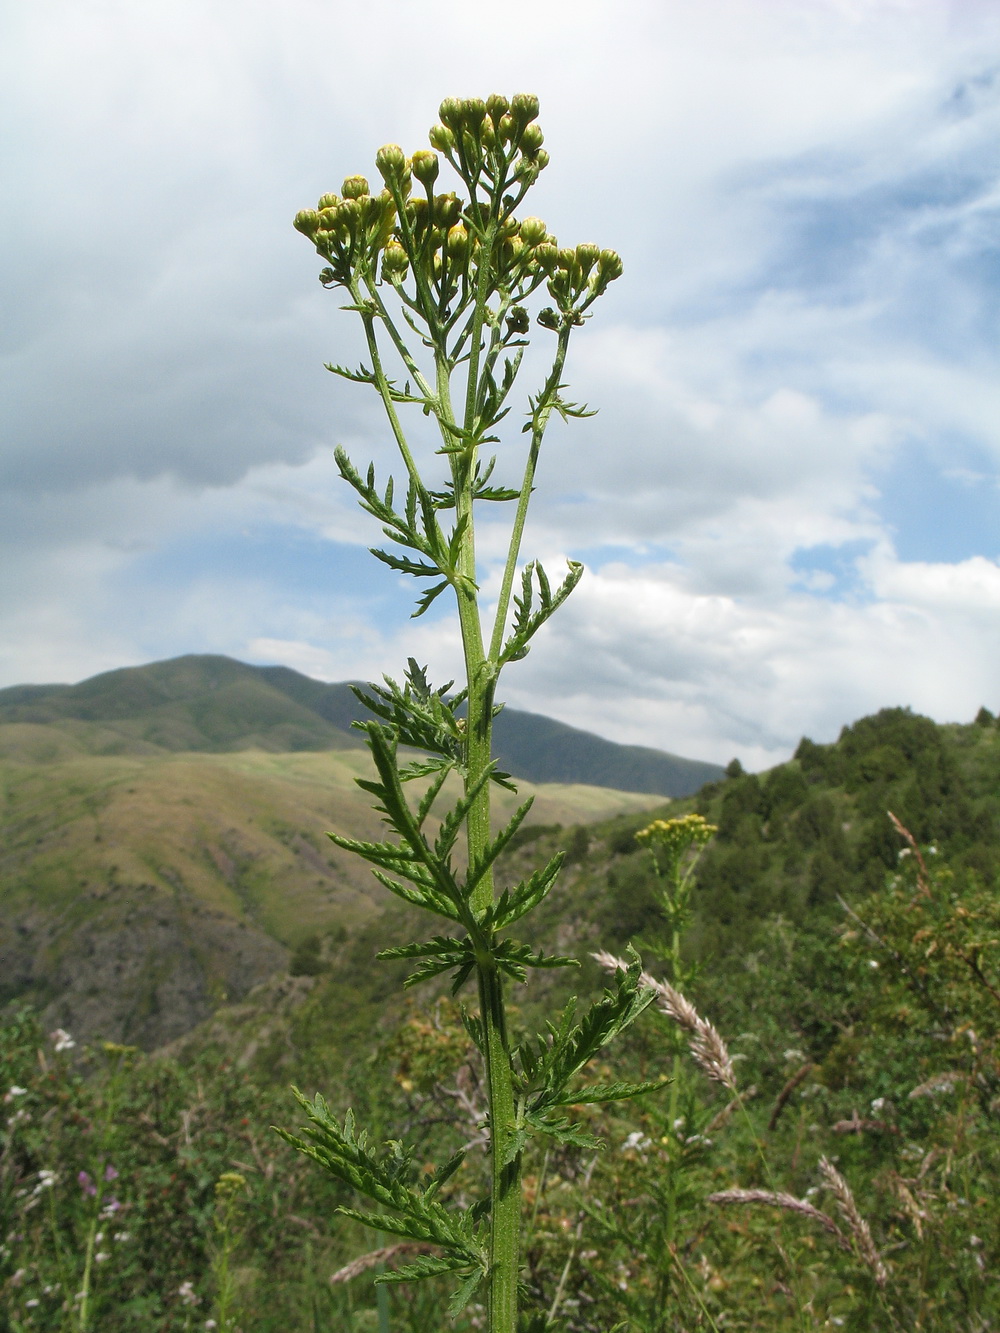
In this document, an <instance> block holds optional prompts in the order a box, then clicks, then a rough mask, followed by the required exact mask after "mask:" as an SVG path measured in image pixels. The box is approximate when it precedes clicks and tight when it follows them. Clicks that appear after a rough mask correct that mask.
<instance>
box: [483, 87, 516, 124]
mask: <svg viewBox="0 0 1000 1333" xmlns="http://www.w3.org/2000/svg"><path fill="white" fill-rule="evenodd" d="M486 110H487V112H488V113H489V117H490V120H492V122H493V124H494V125H499V124H500V121H501V120H502V119H503V117H504V116H505V115H506V114H507V112H508V111H509V110H510V103H509V102H508V101H507V99H506V97H504V96H503V95H502V94H501V93H492V94H491V95H490V96H489V97H487V99H486Z"/></svg>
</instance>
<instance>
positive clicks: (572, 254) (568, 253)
mask: <svg viewBox="0 0 1000 1333" xmlns="http://www.w3.org/2000/svg"><path fill="white" fill-rule="evenodd" d="M575 263H576V251H575V250H571V249H570V248H569V246H563V248H562V249H561V250H560V251H559V267H560V268H561V269H564V270H565V271H566V272H567V273H568V272H569V270H570V269H571V268H572V267H573V265H574V264H575Z"/></svg>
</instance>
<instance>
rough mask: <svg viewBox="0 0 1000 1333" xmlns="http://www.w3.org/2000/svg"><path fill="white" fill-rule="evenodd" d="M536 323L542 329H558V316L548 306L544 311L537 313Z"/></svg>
mask: <svg viewBox="0 0 1000 1333" xmlns="http://www.w3.org/2000/svg"><path fill="white" fill-rule="evenodd" d="M538 322H539V324H541V326H542V328H543V329H558V328H559V316H558V315H557V314H556V312H555V311H554V310H553V309H552V307H551V306H550V305H549V306H546V307H545V309H544V310H541V311H539V314H538Z"/></svg>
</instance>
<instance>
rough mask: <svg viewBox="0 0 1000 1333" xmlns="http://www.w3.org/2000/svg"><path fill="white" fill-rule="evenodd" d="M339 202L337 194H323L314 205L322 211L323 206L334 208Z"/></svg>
mask: <svg viewBox="0 0 1000 1333" xmlns="http://www.w3.org/2000/svg"><path fill="white" fill-rule="evenodd" d="M339 203H340V195H339V194H324V195H321V196H320V201H319V203H318V204H317V205H316V207H317V208H318V209H319V211H320V212H321V213H322V211H323V209H324V208H336V207H337V205H338V204H339Z"/></svg>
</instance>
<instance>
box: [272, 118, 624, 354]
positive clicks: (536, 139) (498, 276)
mask: <svg viewBox="0 0 1000 1333" xmlns="http://www.w3.org/2000/svg"><path fill="white" fill-rule="evenodd" d="M440 116H441V123H440V124H438V125H436V126H435V127H434V128H433V129H432V130H431V133H430V140H431V144H432V145H433V149H437V150H438V151H437V152H435V151H433V149H426V148H425V149H419V150H418V151H417V152H415V153H414V154H413V155H412V157H407V156H406V154H405V153H404V152H403V150H402V148H400V147H399V145H398V144H385V145H383V147H381V148H380V149H379V150H378V152H377V153H376V155H375V166H376V168H377V170H378V172H379V175H380V176H381V177H382V180H383V182H384V185H385V188H384V189H382V190H381V191H380V192H379V193H377V194H376V193H373V192H372V190H371V187H370V186H369V183H368V181H367V180H366V178H365V177H364V176H348V177H347V179H346V180H345V181H344V183H343V185H342V186H341V192H340V194H339V195H337V194H324V195H323V196H322V197H321V198H320V200H319V201H318V203H317V205H316V207H315V208H314V209H305V210H303V211H302V212H300V213H298V214H297V215H296V217H295V224H294V225H295V227H296V228H297V230H298V231H300V232H302V234H303V235H305V236H307V237H308V238H309V239H310V240H311V241H312V243H313V245H315V247H316V250H317V253H318V254H320V255H321V256H322V257H323V258H324V259H325V260H326V262H327V264H328V265H329V267H327V268H324V269H323V271H322V272H321V273H320V281H321V282H323V284H324V285H325V286H350V285H351V283H352V281H354V280H356V279H357V278H361V279H362V281H374V280H375V278H376V275H377V276H379V277H380V278H381V280H382V281H383V282H388V283H391V284H392V285H393V286H396V287H397V288H398V287H400V285H401V284H402V283H403V282H404V281H405V279H406V277H407V275H408V274H409V272H410V270H411V269H412V268H413V267H414V266H416V268H417V270H418V274H419V275H420V277H421V278H422V279H423V280H426V281H427V282H428V283H430V284H431V286H432V287H433V288H434V289H435V300H436V301H437V302H438V303H439V306H440V308H441V309H442V310H445V309H447V308H448V307H449V306H450V305H451V303H452V302H453V301H454V299H455V297H456V295H457V294H458V293H459V292H460V291H462V290H464V291H466V292H468V291H471V290H473V288H474V287H475V285H476V284H477V282H478V278H479V269H480V265H481V263H482V254H481V249H482V245H483V244H485V243H486V239H487V231H486V224H485V218H484V215H483V211H482V210H483V208H484V206H485V205H484V201H483V199H482V190H483V189H492V191H493V195H494V199H495V197H496V195H497V194H499V193H500V191H501V190H503V191H506V190H510V191H512V194H509V195H504V206H505V209H511V210H512V209H513V207H514V206H515V205H514V201H515V200H519V199H520V198H521V197H523V194H524V192H525V190H526V189H527V187H528V186H529V185H530V184H531V181H532V180H533V179H534V176H537V174H538V172H539V171H540V170H541V169H542V167H544V166H545V164H546V162H547V161H548V157H547V154H546V153H545V152H544V151H543V149H542V147H541V145H542V141H543V135H542V131H541V129H540V128H539V126H538V124H537V123H536V121H537V116H538V98H537V97H534V96H532V95H529V94H527V93H519V94H517V95H516V96H515V97H513V98H511V99H510V100H509V101H508V99H507V98H506V97H503V96H501V95H499V94H495V95H493V96H492V97H489V98H487V99H486V100H485V101H483V100H482V99H481V98H465V99H461V98H453V97H452V98H446V99H445V100H444V101H443V102H442V103H441V108H440ZM439 153H442V154H443V155H444V156H445V157H446V158H447V160H448V161H449V163H450V164H451V165H452V166H453V167H454V168H455V169H456V170H457V171H458V174H459V175H460V176H461V177H462V178H463V180H464V181H465V182H466V184H467V185H468V186H469V190H470V198H469V199H468V200H462V199H460V198H459V197H458V196H457V195H456V194H455V193H454V192H446V193H441V194H435V193H434V186H435V183H436V182H437V179H438V176H439V174H440V167H441V162H440V158H439V155H438V154H439ZM526 173H527V174H526ZM532 173H534V175H532ZM414 179H415V180H417V181H418V182H419V184H420V185H421V186H422V187H423V191H424V195H423V196H421V195H419V194H418V195H414V194H413V193H412V188H413V181H414ZM501 217H502V219H503V220H502V221H501V223H500V229H499V235H497V240H496V244H495V246H493V248H492V250H491V253H490V255H489V257H488V260H489V263H490V266H491V269H492V270H493V271H492V273H491V283H492V291H498V290H501V289H503V290H505V291H506V292H507V293H508V294H509V296H510V297H512V298H513V300H514V302H515V303H518V302H520V301H522V300H523V299H524V298H525V297H526V296H528V295H530V293H531V292H533V291H535V290H536V288H538V287H539V286H540V285H541V284H542V283H543V282H548V289H549V293H550V295H551V296H552V298H553V300H554V302H555V303H556V305H557V307H558V311H556V310H547V311H543V312H542V316H541V317H540V322H541V323H542V324H543V326H545V327H547V328H553V329H558V328H562V327H565V326H566V325H568V324H579V323H581V322H582V319H583V315H582V311H583V310H585V309H586V307H587V306H588V305H590V303H591V302H592V301H593V300H595V299H596V297H597V296H600V295H601V293H602V292H603V291H604V290H605V289H606V287H607V285H608V283H609V282H611V281H613V280H614V279H615V278H617V277H618V276H619V275H620V273H621V271H622V263H621V260H620V259H619V258H618V256H617V255H616V254H615V252H614V251H613V250H600V249H598V247H597V246H596V245H578V246H577V247H576V249H575V250H573V249H560V247H559V243H558V241H557V240H556V238H555V237H554V236H552V235H550V234H549V232H548V229H547V228H546V226H545V223H544V222H543V221H542V220H541V218H537V217H527V218H524V219H523V220H521V221H518V220H517V219H516V218H515V217H514V216H513V214H512V212H511V213H509V214H506V215H505V214H501ZM494 234H496V233H494ZM379 260H381V268H380V270H379V269H378V264H379ZM418 288H419V281H418ZM404 299H407V300H408V301H409V300H410V298H404ZM463 299H464V298H463ZM525 318H526V315H525V314H524V312H523V311H522V312H521V313H520V314H518V315H517V316H515V318H514V324H513V325H512V326H511V333H512V335H513V334H514V333H520V332H523V331H526V330H525V329H524V328H523V327H522V326H523V324H524V320H525Z"/></svg>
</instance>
